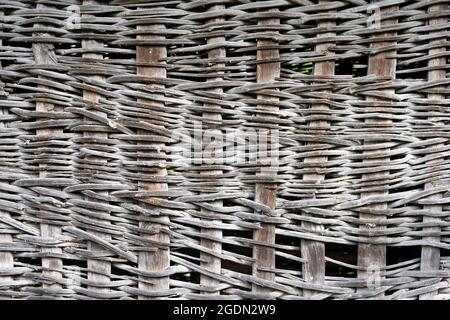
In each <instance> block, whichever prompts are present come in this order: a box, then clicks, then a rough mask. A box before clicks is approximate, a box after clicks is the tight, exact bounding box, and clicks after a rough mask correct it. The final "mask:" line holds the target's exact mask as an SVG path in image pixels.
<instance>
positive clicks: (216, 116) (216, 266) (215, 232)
mask: <svg viewBox="0 0 450 320" xmlns="http://www.w3.org/2000/svg"><path fill="white" fill-rule="evenodd" d="M224 8H225V6H224V5H213V6H211V8H210V9H209V11H212V12H217V11H220V10H223V9H224ZM223 20H224V19H223V18H215V19H211V20H209V22H211V23H214V22H221V21H223ZM224 40H225V38H224V37H210V38H208V41H207V42H208V44H217V43H222V42H223V41H224ZM225 57H226V50H225V48H220V47H219V48H216V49H212V50H210V51H208V59H211V60H213V61H214V60H215V59H216V60H217V59H224V58H225ZM224 66H225V65H224V64H223V63H217V62H214V63H211V69H215V68H216V69H218V71H217V77H216V78H209V79H208V80H207V81H221V80H222V77H221V75H222V74H223V71H220V69H221V68H224ZM210 91H211V92H214V93H218V94H221V93H223V90H222V88H215V89H210ZM205 107H206V108H215V107H220V106H218V105H215V104H205ZM202 117H203V119H205V120H206V122H208V121H213V122H218V123H220V122H221V120H222V115H221V113H214V112H203V114H202ZM202 127H204V126H202ZM210 132H211V130H210ZM214 134H215V135H217V138H221V137H222V133H221V128H220V127H219V128H217V129H216V130H214ZM204 147H205V146H204ZM205 156H208V155H205ZM222 173H223V171H222V170H211V171H204V172H202V174H204V175H212V176H220V175H222ZM211 205H214V206H217V207H221V206H222V205H223V202H222V201H220V200H219V201H214V202H212V203H211ZM201 212H202V213H204V214H208V213H213V212H212V211H211V210H208V209H206V208H204V207H202V208H201ZM209 221H210V222H211V223H213V224H214V223H216V222H220V220H209ZM201 231H202V233H203V234H205V235H206V236H208V237H211V238H212V239H218V240H220V239H221V238H222V230H220V229H209V228H202V230H201ZM218 240H209V239H208V238H202V239H201V245H202V246H203V247H205V248H206V249H208V250H210V251H212V252H214V253H217V254H219V255H220V254H221V252H222V243H221V242H220V241H218ZM200 259H201V260H202V262H201V266H202V267H204V268H205V269H208V270H210V271H211V272H214V273H216V274H220V273H221V266H222V262H221V259H220V258H219V257H217V256H214V255H212V254H208V253H204V252H202V253H201V254H200ZM200 284H201V285H204V286H205V287H217V286H218V285H219V284H220V282H219V281H217V280H216V279H214V278H211V277H208V276H207V275H205V274H201V275H200ZM205 293H206V294H208V295H211V294H213V295H214V294H219V291H214V292H207V291H205Z"/></svg>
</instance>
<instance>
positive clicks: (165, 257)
mask: <svg viewBox="0 0 450 320" xmlns="http://www.w3.org/2000/svg"><path fill="white" fill-rule="evenodd" d="M161 29H164V25H162V24H147V25H138V26H137V30H139V31H142V30H161ZM137 39H138V40H160V39H164V37H163V36H158V35H151V34H142V35H138V36H137ZM166 56H167V49H166V47H165V46H157V45H155V46H150V45H139V46H137V47H136V61H137V62H138V63H143V64H145V63H146V64H160V63H163V61H162V60H163V59H164V58H165V57H166ZM137 75H138V76H146V77H154V78H165V77H166V69H165V68H164V67H149V66H138V67H137ZM148 86H149V88H163V86H161V85H157V84H149V85H148ZM138 102H142V103H151V104H156V105H158V106H161V107H162V106H163V104H162V103H159V102H155V101H150V100H146V99H138ZM138 134H144V135H145V134H148V131H145V130H142V131H139V132H138ZM154 146H155V147H156V148H162V149H163V147H164V145H161V144H154ZM157 153H158V154H160V152H157ZM155 176H161V177H165V176H167V170H166V168H162V169H158V171H157V172H156V174H155ZM140 185H141V187H142V188H143V189H145V190H147V191H160V190H162V191H165V190H168V185H167V183H140ZM155 210H159V207H155ZM154 220H155V221H159V222H161V224H159V223H151V222H141V223H140V227H141V228H144V229H149V230H151V229H152V228H155V227H158V228H160V231H159V232H158V233H156V234H154V235H148V234H143V237H144V238H145V239H148V240H151V241H155V242H157V243H162V244H169V242H170V239H169V234H168V232H167V231H165V230H166V229H167V225H168V223H169V218H168V217H167V216H160V217H158V218H155V219H154ZM169 266H170V258H169V249H168V248H158V247H157V248H156V250H155V251H152V252H140V253H139V269H141V270H145V271H150V272H152V271H163V270H166V269H167V268H169ZM140 278H141V279H143V280H144V281H147V282H144V281H140V282H139V289H142V290H147V291H161V290H168V289H169V277H167V276H165V277H161V278H157V279H146V278H145V277H143V276H141V277H140ZM151 298H152V297H149V296H144V295H140V296H139V299H151Z"/></svg>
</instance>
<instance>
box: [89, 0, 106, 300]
mask: <svg viewBox="0 0 450 320" xmlns="http://www.w3.org/2000/svg"><path fill="white" fill-rule="evenodd" d="M98 4H99V1H97V0H84V1H83V5H98ZM89 16H90V15H86V17H89ZM82 46H83V48H85V49H95V48H103V42H101V41H97V40H91V39H89V40H83V41H82ZM83 58H87V59H95V60H97V59H103V55H102V54H99V53H84V54H83ZM90 78H91V79H92V80H95V81H104V77H103V76H100V75H93V76H90ZM83 98H84V100H86V101H89V102H93V103H98V101H99V98H100V96H99V95H98V94H97V93H94V92H91V91H89V90H84V91H83ZM93 112H96V113H97V114H98V115H100V116H102V117H106V116H107V115H106V114H105V113H104V112H99V111H93ZM84 135H85V136H91V137H95V138H99V139H107V138H108V134H107V133H102V132H94V133H92V132H85V133H84ZM94 159H95V160H97V161H99V160H98V159H96V158H94ZM101 162H103V163H105V165H106V164H107V160H101ZM101 194H102V195H104V196H107V195H108V192H102V193H101ZM95 201H101V200H98V199H96V200H95ZM102 222H106V223H109V221H107V220H106V219H105V220H102ZM90 232H91V233H92V234H94V235H95V236H98V237H100V238H104V239H106V240H108V239H111V237H110V236H109V235H105V234H103V233H102V232H98V231H90ZM88 250H89V251H101V250H104V248H103V247H101V246H100V245H98V244H96V243H94V242H91V241H90V242H88ZM87 266H88V270H89V271H88V274H87V277H88V279H89V280H92V281H94V282H103V283H105V282H109V280H110V278H109V276H106V275H107V274H111V263H110V262H109V261H102V260H99V259H88V261H87ZM89 289H91V290H94V291H98V292H108V291H110V289H109V288H107V287H106V288H103V287H95V286H90V287H89Z"/></svg>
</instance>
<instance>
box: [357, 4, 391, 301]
mask: <svg viewBox="0 0 450 320" xmlns="http://www.w3.org/2000/svg"><path fill="white" fill-rule="evenodd" d="M372 2H373V3H375V4H376V2H377V1H372ZM396 10H398V6H388V7H383V8H381V10H380V12H381V16H383V15H388V14H390V13H393V12H395V11H396ZM396 23H397V20H396V19H388V20H386V19H385V20H382V21H381V22H380V25H381V27H382V28H383V27H386V26H390V25H394V26H395V24H396ZM394 35H395V33H392V32H386V33H377V34H376V35H375V36H374V37H375V38H377V37H379V38H382V39H386V38H389V37H392V36H394ZM393 44H395V42H391V41H380V42H377V41H374V42H372V43H371V49H380V48H389V47H390V46H392V45H393ZM394 53H395V51H393V50H380V51H379V53H376V54H372V55H370V56H369V65H368V70H367V74H368V75H372V76H377V77H388V78H389V79H391V80H393V79H395V70H396V60H395V59H389V58H388V57H389V56H390V55H392V54H394ZM367 100H368V101H370V102H374V103H377V102H379V101H381V102H383V101H384V99H379V98H372V97H368V98H367ZM366 123H367V125H369V126H384V127H386V126H389V125H391V124H392V121H391V120H389V119H387V120H385V119H366ZM365 143H366V144H369V143H370V142H365ZM372 143H373V142H372ZM388 150H389V148H388V147H387V148H385V149H382V150H373V151H372V150H369V151H365V152H364V154H367V157H368V158H367V159H364V160H363V161H364V163H367V165H368V166H377V165H378V166H379V165H380V163H381V164H388V163H389V157H378V158H373V159H371V155H374V154H377V152H378V153H379V152H380V151H381V152H385V153H387V152H388ZM388 177H389V171H380V172H375V173H369V174H365V175H363V178H365V179H368V180H379V183H380V184H387V183H389V178H388ZM388 194H389V193H388V192H386V191H370V192H363V193H362V194H361V198H367V197H373V196H375V197H376V196H387V195H388ZM370 208H371V209H373V210H386V209H387V204H386V203H380V204H372V205H370ZM359 218H360V219H368V220H370V219H377V218H379V217H377V216H374V215H372V214H367V213H361V214H360V216H359ZM385 218H386V217H384V219H385ZM360 228H361V229H363V230H367V231H368V232H370V231H372V232H376V231H378V230H383V229H384V228H385V227H384V226H383V225H381V226H377V224H376V223H374V224H369V223H368V224H366V225H362V226H361V227H360ZM385 265H386V246H385V245H378V244H376V245H374V244H364V243H360V244H359V245H358V266H359V267H362V268H363V269H362V270H358V277H359V278H361V279H366V280H367V286H368V287H372V288H374V289H377V288H376V287H377V286H378V285H379V282H380V281H379V280H381V278H382V270H383V268H384V266H385ZM377 277H380V279H377ZM383 296H384V292H381V293H380V294H378V295H377V297H379V298H382V297H383Z"/></svg>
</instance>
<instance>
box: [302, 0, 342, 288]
mask: <svg viewBox="0 0 450 320" xmlns="http://www.w3.org/2000/svg"><path fill="white" fill-rule="evenodd" d="M324 2H327V1H323V0H321V1H320V3H324ZM335 25H336V24H335V22H334V21H324V22H321V23H319V25H318V27H319V28H325V29H326V28H333V27H334V26H335ZM334 35H335V33H334V32H325V33H321V34H319V35H317V37H318V38H320V37H333V36H334ZM333 45H334V44H333V43H321V44H318V45H316V48H315V51H316V52H318V53H324V54H326V55H331V54H333V53H332V52H330V48H331V47H333ZM334 67H335V63H334V60H327V61H322V62H316V63H315V64H314V71H313V72H314V76H332V75H334ZM311 108H313V109H317V110H327V109H329V107H328V106H327V105H323V104H319V105H313V106H312V107H311ZM329 128H330V124H329V123H328V121H326V120H315V121H311V122H310V123H309V130H310V132H311V134H312V135H316V134H317V135H323V134H326V133H327V130H328V129H329ZM304 161H305V163H316V164H320V163H322V162H327V161H328V157H309V158H305V160H304ZM324 178H325V176H324V175H323V174H317V173H308V174H304V175H303V180H304V181H307V182H308V183H318V182H319V181H322V180H324ZM302 226H303V227H304V228H305V229H309V230H323V226H321V225H317V224H314V223H310V222H306V221H303V222H302ZM301 253H302V257H303V258H304V259H305V263H303V268H302V269H303V270H302V273H303V279H304V280H305V282H308V283H318V284H320V283H323V282H324V280H325V244H324V243H323V242H318V241H311V240H302V242H301ZM313 293H314V292H313V291H310V290H304V295H305V296H310V295H312V294H313Z"/></svg>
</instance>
